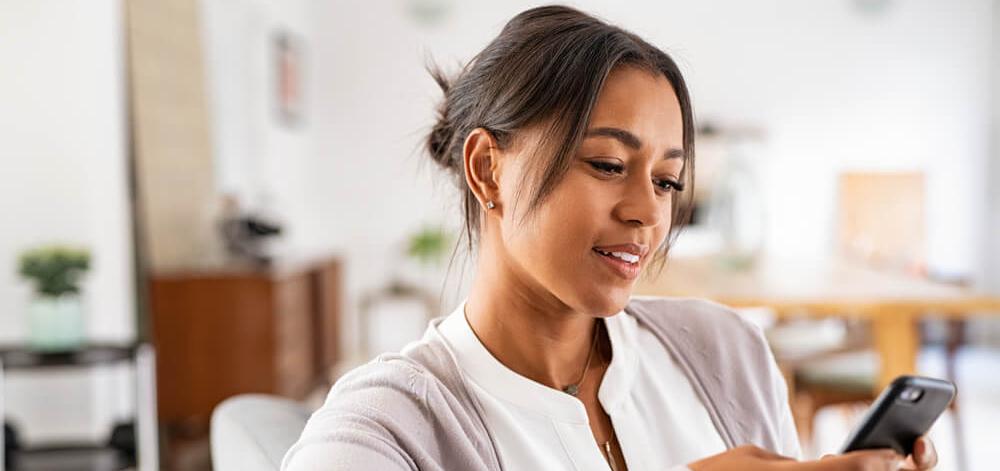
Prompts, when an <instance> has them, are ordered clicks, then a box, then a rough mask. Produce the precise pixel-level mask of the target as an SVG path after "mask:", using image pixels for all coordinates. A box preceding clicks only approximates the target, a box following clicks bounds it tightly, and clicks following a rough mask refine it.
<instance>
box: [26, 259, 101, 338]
mask: <svg viewBox="0 0 1000 471" xmlns="http://www.w3.org/2000/svg"><path fill="white" fill-rule="evenodd" d="M19 265H20V269H19V272H20V274H21V276H23V277H24V278H26V279H28V280H29V281H31V282H33V284H34V287H35V292H34V296H33V298H32V300H31V304H30V306H29V308H28V344H29V345H30V346H31V347H34V348H37V349H40V350H49V351H51V350H71V349H73V348H75V347H78V346H79V345H80V343H81V342H82V340H83V312H82V311H83V308H82V302H81V298H80V278H81V277H82V276H83V275H84V274H85V273H86V272H87V270H89V269H90V252H89V251H87V250H86V249H82V248H75V247H67V246H62V245H47V246H42V247H38V248H35V249H31V250H28V251H25V252H23V253H22V254H21V256H20V260H19Z"/></svg>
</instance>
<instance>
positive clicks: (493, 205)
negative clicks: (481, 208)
mask: <svg viewBox="0 0 1000 471" xmlns="http://www.w3.org/2000/svg"><path fill="white" fill-rule="evenodd" d="M495 207H497V205H495V204H493V202H492V201H487V202H486V209H493V208H495Z"/></svg>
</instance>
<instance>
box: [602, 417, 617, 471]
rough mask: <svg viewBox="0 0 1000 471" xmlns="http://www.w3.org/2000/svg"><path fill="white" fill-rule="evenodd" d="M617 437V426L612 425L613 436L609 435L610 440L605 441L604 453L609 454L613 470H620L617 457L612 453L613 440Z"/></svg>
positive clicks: (609, 461)
mask: <svg viewBox="0 0 1000 471" xmlns="http://www.w3.org/2000/svg"><path fill="white" fill-rule="evenodd" d="M614 438H615V426H614V425H612V426H611V436H610V437H608V441H606V442H604V453H605V456H607V459H608V464H610V465H611V471H618V466H617V465H615V457H614V455H612V454H611V440H614Z"/></svg>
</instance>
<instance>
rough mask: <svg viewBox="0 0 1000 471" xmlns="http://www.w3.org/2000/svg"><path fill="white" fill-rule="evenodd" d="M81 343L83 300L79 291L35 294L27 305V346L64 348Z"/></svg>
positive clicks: (73, 346) (73, 347)
mask: <svg viewBox="0 0 1000 471" xmlns="http://www.w3.org/2000/svg"><path fill="white" fill-rule="evenodd" d="M82 343H83V302H82V300H81V298H80V295H79V294H64V295H61V296H36V297H35V298H34V299H32V301H31V305H30V306H29V307H28V345H29V346H30V347H31V348H34V349H37V350H46V351H63V350H72V349H75V348H78V347H79V346H80V345H81V344H82Z"/></svg>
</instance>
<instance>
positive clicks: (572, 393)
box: [563, 384, 580, 396]
mask: <svg viewBox="0 0 1000 471" xmlns="http://www.w3.org/2000/svg"><path fill="white" fill-rule="evenodd" d="M563 392H564V393H566V394H569V395H570V396H576V394H577V393H578V392H580V387H579V386H577V385H575V384H571V385H569V386H566V387H565V388H563Z"/></svg>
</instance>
